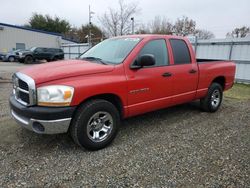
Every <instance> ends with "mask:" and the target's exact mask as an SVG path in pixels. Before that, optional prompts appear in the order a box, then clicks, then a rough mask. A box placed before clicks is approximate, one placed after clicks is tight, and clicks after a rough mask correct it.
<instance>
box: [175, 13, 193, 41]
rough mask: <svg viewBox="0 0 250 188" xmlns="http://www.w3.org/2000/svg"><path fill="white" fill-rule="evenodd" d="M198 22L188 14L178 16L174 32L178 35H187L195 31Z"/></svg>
mask: <svg viewBox="0 0 250 188" xmlns="http://www.w3.org/2000/svg"><path fill="white" fill-rule="evenodd" d="M195 27H196V22H195V21H194V20H192V19H189V18H188V17H187V16H183V17H182V18H178V19H177V20H176V22H175V24H174V33H175V34H176V35H178V36H187V35H189V34H194V33H195Z"/></svg>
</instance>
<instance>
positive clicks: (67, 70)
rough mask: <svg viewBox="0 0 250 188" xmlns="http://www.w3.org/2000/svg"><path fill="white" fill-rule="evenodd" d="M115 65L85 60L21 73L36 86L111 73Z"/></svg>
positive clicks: (55, 63)
mask: <svg viewBox="0 0 250 188" xmlns="http://www.w3.org/2000/svg"><path fill="white" fill-rule="evenodd" d="M113 69H114V65H103V64H99V63H95V62H88V61H85V60H63V61H56V62H51V63H44V64H40V65H33V66H30V67H28V68H24V69H22V70H21V71H20V72H21V73H23V74H26V75H28V76H30V77H31V78H33V79H34V80H35V83H36V84H41V83H45V82H48V81H53V80H59V79H63V78H68V77H74V76H83V75H91V74H97V73H105V72H110V71H112V70H113Z"/></svg>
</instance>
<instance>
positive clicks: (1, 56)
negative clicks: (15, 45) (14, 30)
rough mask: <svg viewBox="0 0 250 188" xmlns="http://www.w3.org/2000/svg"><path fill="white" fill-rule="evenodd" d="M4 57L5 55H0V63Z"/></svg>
mask: <svg viewBox="0 0 250 188" xmlns="http://www.w3.org/2000/svg"><path fill="white" fill-rule="evenodd" d="M4 55H5V54H3V53H0V61H2V60H3V57H4Z"/></svg>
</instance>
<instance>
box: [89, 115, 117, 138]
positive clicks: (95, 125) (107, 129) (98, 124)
mask: <svg viewBox="0 0 250 188" xmlns="http://www.w3.org/2000/svg"><path fill="white" fill-rule="evenodd" d="M112 129H113V118H112V116H111V115H110V113H108V112H104V111H99V112H96V113H95V114H94V115H92V116H91V117H90V119H89V121H88V124H87V135H88V138H89V139H90V140H92V141H93V142H102V141H104V140H106V139H107V138H108V137H109V135H110V134H111V131H112Z"/></svg>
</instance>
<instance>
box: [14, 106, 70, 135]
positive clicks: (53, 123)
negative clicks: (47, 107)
mask: <svg viewBox="0 0 250 188" xmlns="http://www.w3.org/2000/svg"><path fill="white" fill-rule="evenodd" d="M11 115H12V117H13V118H14V119H15V121H16V122H17V123H18V124H20V125H21V126H22V127H24V128H26V129H29V130H31V131H34V132H36V133H39V134H59V133H66V132H67V131H68V129H69V126H70V122H71V118H65V119H56V120H39V119H32V118H27V117H23V116H21V115H19V114H17V113H16V112H14V111H13V110H11Z"/></svg>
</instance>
